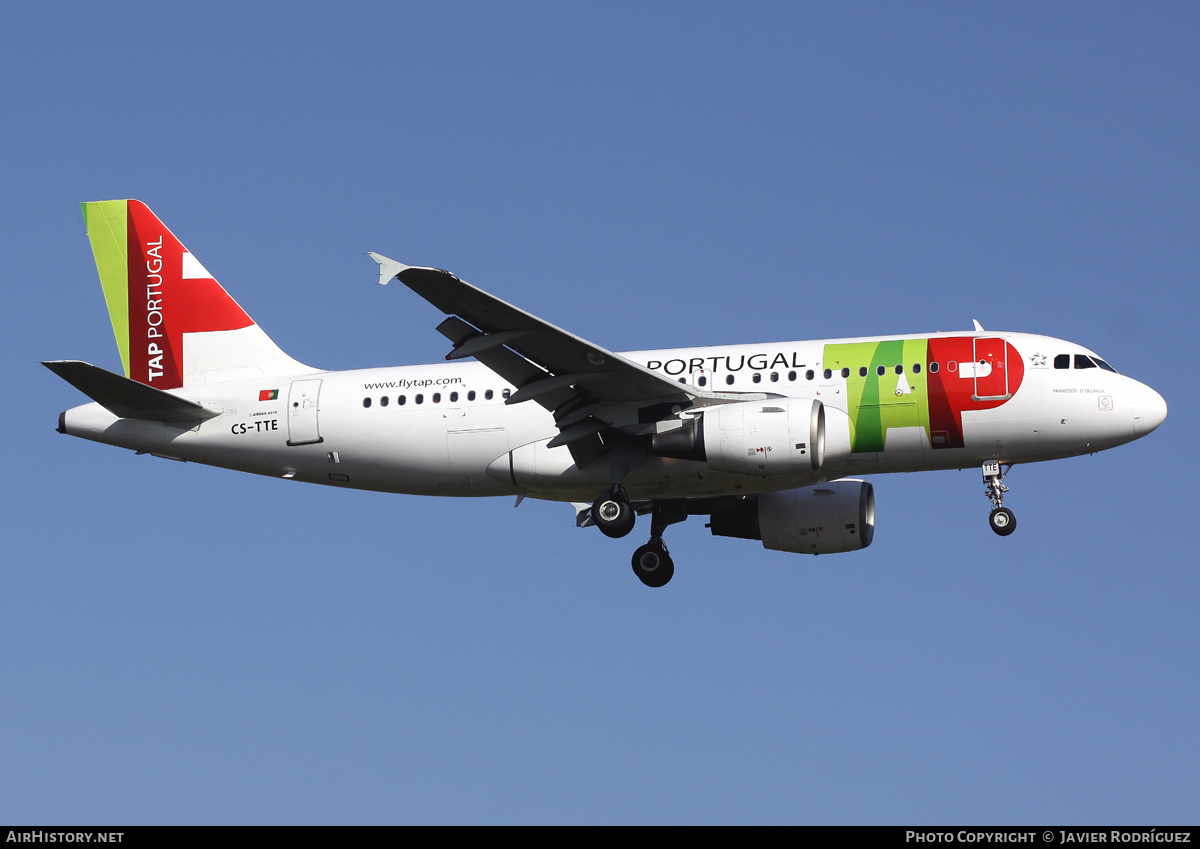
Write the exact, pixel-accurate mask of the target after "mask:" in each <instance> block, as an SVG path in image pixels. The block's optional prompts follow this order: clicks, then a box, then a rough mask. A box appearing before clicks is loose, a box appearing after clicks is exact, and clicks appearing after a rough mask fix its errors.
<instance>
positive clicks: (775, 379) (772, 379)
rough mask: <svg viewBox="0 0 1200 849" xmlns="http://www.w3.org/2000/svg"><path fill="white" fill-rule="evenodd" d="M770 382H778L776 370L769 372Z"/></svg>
mask: <svg viewBox="0 0 1200 849" xmlns="http://www.w3.org/2000/svg"><path fill="white" fill-rule="evenodd" d="M771 382H772V383H778V382H779V372H777V371H773V372H771Z"/></svg>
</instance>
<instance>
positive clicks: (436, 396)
mask: <svg viewBox="0 0 1200 849" xmlns="http://www.w3.org/2000/svg"><path fill="white" fill-rule="evenodd" d="M433 403H435V404H440V403H442V393H441V392H434V393H433Z"/></svg>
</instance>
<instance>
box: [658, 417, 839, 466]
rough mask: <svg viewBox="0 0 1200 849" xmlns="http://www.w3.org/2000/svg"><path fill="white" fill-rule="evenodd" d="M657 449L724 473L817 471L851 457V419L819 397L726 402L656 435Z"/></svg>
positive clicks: (660, 455) (667, 454)
mask: <svg viewBox="0 0 1200 849" xmlns="http://www.w3.org/2000/svg"><path fill="white" fill-rule="evenodd" d="M653 452H654V454H656V455H657V456H659V457H673V458H676V459H679V460H700V461H704V462H707V463H708V466H709V468H710V469H712V470H714V471H718V472H731V473H733V474H739V475H756V476H759V477H772V476H776V475H810V476H811V475H812V474H813V473H814V472H817V471H820V470H821V469H822V468H825V467H827V466H830V465H836V464H838V463H840V462H841V461H843V460H845V459H846V458H847V457H849V456H850V428H849V419H848V418H847V417H846V414H845V413H843V412H841V411H840V410H837V409H833V408H830V407H826V406H825V405H824V404H822V403H821V402H820V401H818V400H816V399H814V398H771V399H769V400H766V401H745V402H742V403H738V404H722V405H719V406H713V407H707V408H705V410H704V412H703V413H702V414H701V415H699V416H695V417H693V418H690V419H687V420H685V421H684V423H683V425H682V426H681V427H678V428H676V429H674V430H669V431H666V432H664V433H658V434H655V435H654V437H653Z"/></svg>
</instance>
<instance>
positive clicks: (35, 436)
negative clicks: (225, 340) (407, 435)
mask: <svg viewBox="0 0 1200 849" xmlns="http://www.w3.org/2000/svg"><path fill="white" fill-rule="evenodd" d="M5 20H6V24H5V27H4V28H3V32H2V33H0V47H2V49H0V67H2V68H3V79H4V83H3V91H4V102H5V106H4V130H5V132H4V167H3V172H2V173H3V190H4V197H5V199H6V201H7V204H6V208H7V209H8V213H7V215H6V217H5V224H6V226H5V227H4V228H3V233H4V235H3V237H2V238H3V248H4V250H3V254H2V256H3V267H4V271H5V278H6V280H7V281H8V286H7V289H6V294H7V298H8V303H9V306H8V308H7V309H6V310H5V311H4V313H3V315H4V333H3V335H2V336H0V348H2V350H3V355H4V362H5V364H6V367H7V373H8V377H7V378H6V381H5V385H7V386H8V387H9V390H8V393H7V394H8V398H9V400H10V405H9V406H10V411H9V415H7V416H5V417H4V420H3V421H4V424H3V427H4V433H5V435H6V437H7V438H6V440H5V441H6V444H7V445H8V446H9V459H10V460H11V462H10V463H9V467H8V472H7V474H6V476H5V484H4V490H3V492H4V503H5V509H4V510H3V514H2V515H3V518H2V519H0V522H2V523H3V529H4V539H5V541H6V543H7V545H6V556H5V558H4V561H5V566H4V568H3V570H2V572H0V575H2V576H3V578H2V580H3V584H2V586H0V670H2V673H3V674H0V763H3V764H4V769H3V770H0V819H2V820H5V821H9V822H13V821H22V822H35V823H47V824H50V823H78V822H96V823H105V822H113V823H179V822H184V823H342V822H368V823H425V822H455V823H460V822H466V823H495V822H501V823H509V822H512V823H523V822H539V823H541V822H546V823H579V822H605V823H610V822H611V823H626V822H631V823H680V822H701V823H760V822H761V823H776V822H782V823H857V822H863V823H898V824H903V823H964V822H966V823H1021V824H1030V823H1035V824H1036V823H1139V824H1151V825H1153V824H1166V823H1187V822H1195V821H1196V819H1197V816H1198V814H1200V801H1198V800H1200V780H1198V769H1200V768H1198V767H1197V764H1198V763H1200V723H1197V721H1196V716H1197V714H1198V713H1200V678H1198V676H1197V668H1198V667H1200V626H1198V624H1197V616H1196V599H1197V597H1198V595H1200V579H1198V577H1197V569H1196V555H1195V551H1194V549H1195V545H1194V542H1193V540H1192V539H1191V536H1190V534H1191V532H1192V531H1193V530H1194V525H1195V523H1194V520H1193V519H1190V518H1189V516H1191V512H1190V507H1189V505H1190V503H1191V499H1192V498H1193V497H1194V479H1195V475H1196V472H1197V464H1196V460H1195V452H1194V451H1193V450H1192V446H1191V445H1190V444H1188V443H1187V442H1186V434H1187V433H1188V432H1191V430H1192V429H1193V428H1191V427H1190V424H1189V423H1190V422H1193V421H1195V417H1196V416H1197V415H1198V414H1200V411H1198V410H1197V408H1196V402H1195V397H1194V396H1195V390H1196V385H1197V380H1196V371H1195V365H1194V363H1193V360H1194V357H1193V355H1192V354H1191V353H1190V352H1189V351H1188V349H1187V345H1188V344H1189V343H1190V342H1192V341H1194V340H1195V339H1196V331H1195V315H1196V312H1197V306H1198V303H1197V300H1198V299H1197V295H1196V287H1195V278H1196V272H1197V268H1198V267H1200V239H1198V238H1197V237H1198V236H1200V228H1198V225H1200V185H1198V184H1200V179H1198V178H1200V164H1198V162H1200V160H1198V157H1197V155H1196V154H1197V151H1198V150H1200V112H1198V110H1197V108H1196V105H1197V103H1198V102H1200V85H1198V83H1200V52H1198V51H1197V50H1196V44H1197V38H1198V36H1200V11H1198V10H1197V8H1196V7H1195V6H1193V5H1189V4H1182V3H1150V4H1111V3H1087V4H1083V3H1060V4H972V3H926V4H918V5H912V4H894V3H883V4H862V3H855V4H819V5H805V4H790V3H789V4H783V3H778V4H769V3H739V4H736V5H734V4H727V5H719V4H707V3H669V4H662V3H660V4H645V3H637V4H633V3H629V4H626V3H606V4H597V5H593V6H591V7H587V6H584V5H582V4H555V3H486V4H482V3H438V4H432V3H431V4H340V5H338V6H336V7H334V6H332V5H317V4H311V5H305V4H261V5H255V6H253V7H251V8H246V7H245V6H243V5H239V4H225V3H206V4H203V6H194V7H192V8H190V9H185V8H181V7H177V6H175V5H168V6H165V7H164V6H163V5H162V4H117V5H116V6H115V7H105V8H103V9H100V8H99V7H97V6H95V5H94V4H82V3H78V4H72V3H66V4H57V5H53V6H47V7H41V6H37V7H32V6H31V7H20V8H18V7H13V8H11V9H9V10H8V11H7V12H6V15H5ZM121 197H136V198H140V199H142V200H144V201H146V202H147V203H148V204H150V206H151V207H152V208H153V209H154V210H155V211H156V212H157V213H158V214H159V215H160V216H161V217H162V218H163V219H164V221H166V222H167V223H168V225H169V226H171V228H172V229H173V230H174V231H175V232H176V234H177V235H179V237H180V238H181V239H182V240H183V242H184V243H185V244H186V245H187V246H188V247H189V248H190V249H191V250H192V251H194V252H195V253H196V255H197V256H198V257H199V258H200V259H201V261H202V262H203V263H204V264H205V266H206V267H207V268H209V269H210V270H211V271H212V272H213V273H214V274H215V275H216V276H217V277H218V279H220V280H221V282H222V283H223V284H224V285H225V286H226V288H228V289H229V290H230V292H231V293H232V294H233V295H234V296H235V297H236V298H237V299H238V301H239V302H240V303H241V305H242V306H243V307H244V308H245V309H246V310H247V311H248V312H249V313H250V314H251V315H252V316H254V317H255V319H256V320H257V321H258V322H259V324H260V325H262V326H263V327H264V329H266V330H267V332H268V333H270V334H271V335H272V337H273V338H274V339H275V340H276V342H278V343H279V344H280V345H281V346H282V347H283V348H284V349H285V350H287V351H288V352H289V353H291V354H292V355H293V356H295V357H297V358H298V359H300V360H301V361H303V362H306V363H311V364H313V365H317V366H321V367H326V368H352V367H362V366H371V365H387V364H397V363H410V362H433V361H436V360H438V359H439V358H440V357H441V356H442V355H443V354H444V353H445V342H444V340H443V339H442V337H441V336H439V335H438V334H437V333H436V332H435V331H434V330H433V328H434V326H435V325H436V324H437V322H438V321H439V320H440V318H441V316H440V314H438V313H436V311H435V310H433V309H432V308H431V307H429V306H428V305H427V304H425V303H424V302H423V301H421V300H420V299H419V298H417V297H416V296H415V295H413V294H412V293H411V292H408V291H406V290H404V289H403V288H402V287H401V288H397V287H394V286H392V287H388V288H386V289H381V288H379V287H377V286H375V285H374V284H375V267H374V265H373V263H371V261H370V260H369V259H368V258H367V257H365V256H363V254H364V252H365V251H368V250H376V251H380V252H382V253H385V254H387V255H389V256H395V257H396V258H398V259H400V260H402V261H404V262H408V263H412V264H418V265H433V266H438V267H442V268H448V269H451V270H452V271H454V272H455V273H456V274H458V275H459V276H461V277H463V278H464V279H466V280H469V281H471V282H472V283H474V284H476V285H479V286H482V287H484V288H486V289H489V290H490V291H493V292H495V293H496V294H498V295H500V296H501V297H504V298H506V299H507V300H510V301H512V302H514V303H516V304H519V305H521V306H523V307H524V308H526V309H529V310H531V311H533V312H535V313H537V314H539V315H541V316H543V317H545V318H546V319H548V320H550V321H552V322H554V323H556V324H559V325H561V326H564V327H567V328H569V329H571V330H572V331H573V332H576V333H578V334H580V335H582V336H584V337H586V338H589V339H593V340H594V341H596V342H597V343H599V344H602V345H604V346H606V347H610V348H613V349H617V350H628V349H645V348H652V347H660V346H661V347H668V346H673V345H691V344H717V343H734V342H755V341H778V340H788V339H804V338H821V337H836V336H856V335H870V334H884V333H910V332H926V331H933V330H953V329H959V328H961V329H967V328H969V327H970V326H971V325H970V322H971V319H973V318H976V319H979V320H980V321H981V322H982V323H983V324H984V326H985V327H987V328H988V329H996V330H1013V331H1029V332H1036V333H1046V334H1050V335H1054V336H1058V337H1062V338H1067V339H1071V340H1073V341H1076V342H1079V343H1080V344H1083V345H1085V346H1088V347H1090V348H1093V349H1095V350H1096V351H1098V352H1099V353H1100V354H1101V355H1102V356H1104V357H1105V358H1106V359H1108V360H1109V361H1110V362H1111V363H1112V364H1113V365H1114V366H1116V367H1117V368H1118V369H1119V370H1121V371H1123V372H1124V373H1126V374H1130V375H1132V376H1133V377H1136V378H1138V379H1139V380H1143V381H1145V382H1147V383H1149V384H1150V385H1152V386H1154V387H1155V388H1156V389H1158V390H1159V391H1160V392H1161V393H1162V394H1163V395H1164V397H1165V398H1166V399H1167V402H1168V404H1169V405H1170V416H1169V418H1168V419H1167V421H1166V423H1165V424H1164V425H1163V426H1162V427H1161V428H1160V429H1159V430H1158V431H1156V432H1155V433H1154V434H1153V435H1151V436H1150V437H1149V438H1147V439H1145V440H1142V441H1139V442H1137V443H1134V444H1131V445H1127V446H1123V447H1121V448H1118V449H1115V450H1113V451H1111V452H1107V453H1103V454H1099V455H1096V456H1092V457H1084V458H1078V459H1074V460H1068V461H1061V462H1056V463H1049V464H1042V465H1035V466H1025V467H1017V469H1016V470H1015V471H1014V472H1013V473H1012V475H1011V476H1010V478H1009V483H1010V485H1011V486H1012V490H1013V491H1012V493H1011V495H1010V496H1009V498H1008V499H1007V500H1006V504H1007V505H1008V506H1010V507H1012V508H1013V509H1014V510H1015V511H1016V513H1017V516H1018V518H1019V520H1020V527H1019V528H1018V530H1017V532H1016V533H1015V534H1014V535H1013V536H1011V537H1009V538H1006V539H1000V538H997V537H995V536H994V535H993V534H992V533H991V532H990V531H989V530H988V528H987V524H986V515H987V508H988V505H987V502H986V499H985V498H984V497H983V494H982V485H981V483H980V480H979V473H978V471H975V470H967V471H963V472H941V473H927V474H918V475H903V476H894V477H882V478H876V479H875V480H874V481H873V482H874V484H875V487H876V496H877V500H878V524H877V531H876V535H875V541H874V544H873V545H872V546H871V547H870V548H869V549H867V550H866V551H862V552H857V553H854V554H845V555H836V556H828V557H820V558H815V559H814V558H805V557H802V556H799V555H789V554H782V553H777V552H767V551H764V550H763V549H762V548H761V546H760V545H759V544H758V543H754V542H747V541H741V540H731V539H714V538H712V537H711V536H709V534H708V532H707V531H706V530H705V529H704V528H703V522H702V521H699V520H697V519H693V520H691V521H690V522H688V523H687V524H686V525H683V526H676V527H674V528H672V529H671V532H670V535H669V541H670V544H671V552H672V555H673V556H674V557H675V561H676V564H677V571H676V576H675V579H674V581H672V583H671V584H670V586H669V587H668V588H666V589H665V590H663V591H648V590H646V589H645V588H643V587H642V586H641V585H640V584H639V583H638V582H637V581H636V579H635V578H634V577H633V575H632V574H630V570H629V554H630V549H631V547H632V544H631V543H630V539H632V537H631V538H629V539H626V540H620V541H613V540H608V539H605V538H603V537H602V536H601V535H600V534H598V533H596V532H594V531H588V530H578V529H576V528H575V527H574V526H573V517H572V512H571V508H570V507H567V506H564V505H556V504H544V503H534V502H529V501H527V502H525V503H524V504H523V505H521V507H520V508H519V510H517V511H516V512H514V511H513V507H512V502H511V500H510V499H501V500H476V501H467V500H463V501H454V500H438V499H421V498H415V497H405V496H384V495H378V494H371V493H355V492H344V491H335V490H332V489H325V488H320V487H308V488H306V487H303V486H299V485H294V484H289V483H287V482H283V481H278V480H269V479H264V478H256V477H251V476H245V475H238V474H235V473H232V472H224V471H221V470H216V469H208V468H204V467H200V466H195V465H180V464H177V463H171V462H166V461H161V460H156V459H152V458H149V457H135V456H133V455H132V454H131V453H130V452H127V451H122V450H119V449H115V448H110V447H105V446H100V445H95V444H91V443H87V442H84V441H82V440H75V439H71V438H68V437H65V436H61V435H59V434H57V433H55V432H54V426H55V420H56V417H57V414H58V412H59V411H60V410H62V409H64V408H66V407H69V406H73V405H75V404H77V403H80V402H82V400H83V399H82V396H80V395H79V394H78V393H77V392H76V391H75V390H73V389H72V388H71V387H70V386H68V385H67V384H65V383H63V382H62V381H61V380H59V379H57V378H56V377H54V375H52V374H50V373H49V372H48V371H46V370H45V369H43V368H42V367H41V366H40V365H38V361H39V360H43V359H58V358H80V359H86V360H89V361H91V362H95V363H97V364H98V365H102V366H104V367H107V368H111V369H118V368H119V365H120V363H119V359H118V357H117V351H116V346H115V344H114V342H113V338H112V333H111V329H110V327H109V325H108V319H107V314H106V311H105V308H104V304H103V298H102V295H101V292H100V287H99V283H98V280H97V278H96V274H95V266H94V264H93V261H92V257H91V253H90V250H89V248H88V244H87V240H86V238H85V236H84V229H83V224H82V216H81V214H80V212H79V208H78V205H77V204H78V203H79V202H80V201H83V200H100V199H108V198H121ZM638 533H640V531H639V532H638Z"/></svg>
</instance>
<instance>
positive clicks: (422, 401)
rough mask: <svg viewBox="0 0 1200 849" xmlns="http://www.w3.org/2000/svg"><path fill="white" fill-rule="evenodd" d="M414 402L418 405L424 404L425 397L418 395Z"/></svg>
mask: <svg viewBox="0 0 1200 849" xmlns="http://www.w3.org/2000/svg"><path fill="white" fill-rule="evenodd" d="M415 400H416V402H417V403H418V404H424V403H425V396H424V395H418V396H417V397H416V399H415Z"/></svg>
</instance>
